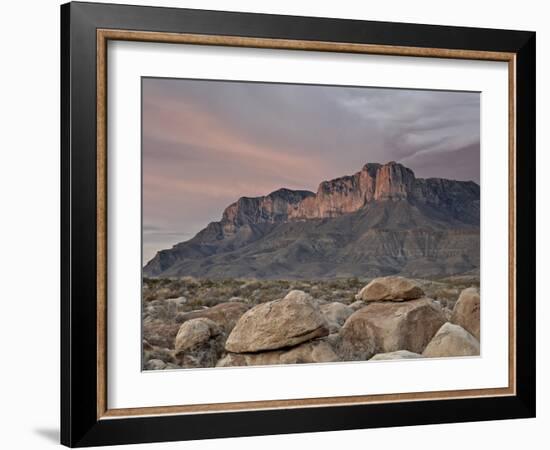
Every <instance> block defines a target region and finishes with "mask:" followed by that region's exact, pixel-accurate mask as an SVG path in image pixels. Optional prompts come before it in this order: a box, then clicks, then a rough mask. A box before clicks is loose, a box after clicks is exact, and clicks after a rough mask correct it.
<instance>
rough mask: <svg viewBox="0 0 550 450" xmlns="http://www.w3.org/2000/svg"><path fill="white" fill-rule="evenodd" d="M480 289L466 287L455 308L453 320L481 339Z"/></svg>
mask: <svg viewBox="0 0 550 450" xmlns="http://www.w3.org/2000/svg"><path fill="white" fill-rule="evenodd" d="M479 310H480V308H479V289H478V288H475V287H471V288H468V289H464V290H463V291H462V292H461V293H460V296H459V297H458V300H457V302H456V303H455V306H454V308H453V314H452V315H451V322H452V323H454V324H456V325H460V326H461V327H462V328H464V329H465V330H466V331H468V332H469V333H470V334H472V335H473V336H474V337H475V338H476V339H477V340H478V341H479V327H480V318H479V312H480V311H479Z"/></svg>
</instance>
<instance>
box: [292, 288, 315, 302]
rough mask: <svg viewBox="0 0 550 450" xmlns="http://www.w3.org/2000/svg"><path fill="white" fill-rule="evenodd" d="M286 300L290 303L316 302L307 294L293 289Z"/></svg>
mask: <svg viewBox="0 0 550 450" xmlns="http://www.w3.org/2000/svg"><path fill="white" fill-rule="evenodd" d="M285 300H287V301H289V302H294V301H296V302H314V300H313V297H312V296H311V295H309V294H308V293H307V292H304V291H300V290H299V289H293V290H291V291H290V292H289V293H288V294H286V296H285Z"/></svg>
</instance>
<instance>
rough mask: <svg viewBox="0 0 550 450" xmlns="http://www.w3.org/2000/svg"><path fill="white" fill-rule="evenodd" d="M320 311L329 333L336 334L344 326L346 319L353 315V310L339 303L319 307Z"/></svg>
mask: <svg viewBox="0 0 550 450" xmlns="http://www.w3.org/2000/svg"><path fill="white" fill-rule="evenodd" d="M320 310H321V313H322V314H323V315H324V316H325V319H326V321H327V323H328V326H329V331H330V333H336V332H338V330H339V329H340V328H341V327H342V325H344V322H345V321H346V319H347V318H348V317H349V316H351V315H352V314H353V309H351V308H350V307H349V306H347V305H344V304H343V303H339V302H332V303H327V304H325V305H321V306H320Z"/></svg>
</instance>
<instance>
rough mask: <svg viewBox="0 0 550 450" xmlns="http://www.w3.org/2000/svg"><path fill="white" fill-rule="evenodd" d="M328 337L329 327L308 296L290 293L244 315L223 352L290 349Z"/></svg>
mask: <svg viewBox="0 0 550 450" xmlns="http://www.w3.org/2000/svg"><path fill="white" fill-rule="evenodd" d="M326 335H328V325H327V323H326V320H325V318H324V317H323V315H322V314H321V311H320V310H319V307H318V306H317V305H316V304H315V303H314V302H313V300H312V299H311V296H309V295H308V294H306V293H305V292H302V291H291V292H290V293H289V294H288V295H287V296H286V297H285V298H283V299H279V300H274V301H271V302H267V303H262V304H260V305H257V306H255V307H254V308H252V309H250V310H248V311H247V312H246V313H244V314H243V315H242V316H241V318H240V319H239V320H238V322H237V324H236V325H235V327H234V328H233V330H232V331H231V334H230V335H229V337H228V338H227V341H226V343H225V349H226V350H227V351H228V352H233V353H247V352H260V351H265V350H276V349H280V348H284V347H291V346H295V345H298V344H300V343H302V342H306V341H309V340H312V339H314V338H317V337H322V336H326Z"/></svg>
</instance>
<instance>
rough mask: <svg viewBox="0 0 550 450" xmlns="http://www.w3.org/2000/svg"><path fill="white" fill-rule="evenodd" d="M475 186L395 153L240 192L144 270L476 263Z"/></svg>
mask: <svg viewBox="0 0 550 450" xmlns="http://www.w3.org/2000/svg"><path fill="white" fill-rule="evenodd" d="M479 207H480V204H479V185H477V184H476V183H474V182H472V181H455V180H447V179H442V178H427V179H422V178H416V177H415V175H414V173H413V171H412V170H410V169H408V168H407V167H405V166H403V165H401V164H398V163H396V162H394V161H392V162H389V163H387V164H383V165H382V164H374V163H369V164H366V165H365V166H363V168H362V169H361V170H360V171H359V172H357V173H355V174H354V175H350V176H343V177H340V178H336V179H334V180H330V181H323V182H322V183H321V184H320V185H319V187H318V189H317V192H316V193H313V192H310V191H294V190H290V189H284V188H283V189H279V190H277V191H274V192H272V193H270V194H269V195H266V196H262V197H253V198H249V197H241V198H240V199H238V200H237V201H236V202H235V203H232V204H231V205H229V206H228V207H227V208H226V209H225V211H224V212H223V214H222V218H221V220H220V221H219V222H212V223H210V224H208V226H207V227H206V228H204V229H203V230H202V231H200V232H199V233H197V235H196V236H195V237H194V238H192V239H190V240H188V241H186V242H182V243H179V244H177V245H175V246H173V247H172V248H171V249H167V250H162V251H159V252H158V253H157V254H156V256H155V257H154V258H153V259H152V260H151V261H149V262H148V263H147V264H146V266H145V267H144V269H143V274H144V276H149V277H172V276H184V275H192V276H196V277H209V278H236V277H239V278H265V279H300V278H325V277H351V276H367V277H368V276H380V275H389V274H398V273H399V274H403V275H408V276H419V277H421V276H438V275H451V274H457V273H464V272H468V271H476V270H478V269H479Z"/></svg>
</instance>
